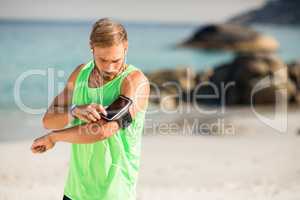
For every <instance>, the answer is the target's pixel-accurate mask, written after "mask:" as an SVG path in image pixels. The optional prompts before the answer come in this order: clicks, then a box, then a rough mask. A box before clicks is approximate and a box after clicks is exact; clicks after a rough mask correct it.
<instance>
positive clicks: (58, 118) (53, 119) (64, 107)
mask: <svg viewBox="0 0 300 200" xmlns="http://www.w3.org/2000/svg"><path fill="white" fill-rule="evenodd" d="M83 66H84V64H81V65H79V66H78V67H76V69H75V70H74V71H73V72H72V74H71V75H70V77H69V79H68V81H67V84H66V86H65V88H64V89H63V91H62V92H61V93H60V94H58V95H57V96H56V97H55V98H54V100H53V102H52V103H51V105H50V106H49V108H48V109H47V112H46V113H45V115H44V117H43V125H44V127H45V128H46V129H62V128H64V127H65V126H66V125H68V123H69V122H70V119H72V116H71V114H70V110H69V109H70V106H71V104H72V96H73V89H74V85H75V81H76V78H77V75H78V74H79V72H80V70H81V68H82V67H83Z"/></svg>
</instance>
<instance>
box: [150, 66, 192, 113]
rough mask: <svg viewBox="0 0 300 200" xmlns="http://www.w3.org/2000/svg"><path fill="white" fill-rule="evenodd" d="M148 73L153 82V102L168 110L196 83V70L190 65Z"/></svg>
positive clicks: (176, 104)
mask: <svg viewBox="0 0 300 200" xmlns="http://www.w3.org/2000/svg"><path fill="white" fill-rule="evenodd" d="M146 75H147V77H148V79H149V81H150V83H151V96H152V97H153V98H152V102H154V103H157V104H160V105H161V106H162V107H163V108H164V109H167V110H169V109H170V110H171V109H173V108H175V107H177V106H178V103H179V102H180V101H182V98H184V95H185V94H186V93H189V92H190V91H191V90H192V89H193V88H195V85H196V72H195V71H194V70H193V69H192V68H190V67H185V66H178V67H177V68H175V69H162V70H157V71H154V72H152V73H149V74H146Z"/></svg>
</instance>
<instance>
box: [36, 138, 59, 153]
mask: <svg viewBox="0 0 300 200" xmlns="http://www.w3.org/2000/svg"><path fill="white" fill-rule="evenodd" d="M54 145H55V142H54V141H53V140H52V139H51V133H49V134H47V135H44V136H42V137H39V138H37V139H35V140H34V141H33V144H32V146H31V151H32V153H44V152H46V151H48V150H49V149H52V148H53V147H54Z"/></svg>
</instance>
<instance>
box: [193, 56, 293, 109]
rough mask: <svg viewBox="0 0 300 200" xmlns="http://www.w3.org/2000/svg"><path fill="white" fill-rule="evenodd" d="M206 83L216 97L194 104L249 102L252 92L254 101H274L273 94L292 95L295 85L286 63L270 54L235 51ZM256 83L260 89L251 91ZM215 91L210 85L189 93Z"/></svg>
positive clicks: (267, 102)
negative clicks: (232, 58)
mask: <svg viewBox="0 0 300 200" xmlns="http://www.w3.org/2000/svg"><path fill="white" fill-rule="evenodd" d="M262 80H269V82H261V81H262ZM198 84H200V83H198ZM210 84H213V85H214V86H215V87H216V88H217V90H218V94H219V98H214V99H213V100H210V101H208V100H207V99H198V100H197V102H198V103H203V102H204V103H218V104H222V103H224V104H226V105H232V104H248V105H249V104H250V103H251V96H252V95H253V99H252V100H253V103H254V104H274V103H275V102H276V98H275V96H276V93H277V94H280V95H283V97H284V98H286V99H290V98H292V97H293V96H295V94H296V88H295V85H294V83H293V82H292V81H290V80H289V78H288V73H287V67H286V65H285V64H284V63H283V61H281V59H279V58H278V57H277V56H275V55H273V54H239V55H237V57H236V58H235V59H234V60H233V61H232V62H231V63H227V64H224V65H221V66H218V67H216V68H215V69H214V73H213V75H212V76H211V77H210ZM258 84H259V85H260V86H262V88H263V89H261V90H258V91H257V92H255V93H253V91H254V88H256V87H258ZM280 89H286V90H280ZM285 91H286V94H285ZM215 93H216V92H215V90H213V87H212V86H211V85H210V86H208V87H202V88H201V89H200V90H197V91H193V93H192V95H199V94H200V95H201V94H206V95H207V94H211V95H213V94H215Z"/></svg>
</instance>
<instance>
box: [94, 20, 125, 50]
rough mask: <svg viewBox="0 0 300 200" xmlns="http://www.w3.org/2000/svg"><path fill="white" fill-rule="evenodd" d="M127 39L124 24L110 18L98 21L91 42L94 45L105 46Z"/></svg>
mask: <svg viewBox="0 0 300 200" xmlns="http://www.w3.org/2000/svg"><path fill="white" fill-rule="evenodd" d="M127 41H128V39H127V32H126V30H125V28H124V26H123V25H122V24H120V23H118V22H116V21H113V20H112V19H110V18H103V19H99V20H98V21H96V22H95V24H94V25H93V29H92V32H91V34H90V44H91V45H93V46H100V47H104V48H105V47H111V46H114V45H119V44H121V43H122V42H127Z"/></svg>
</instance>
